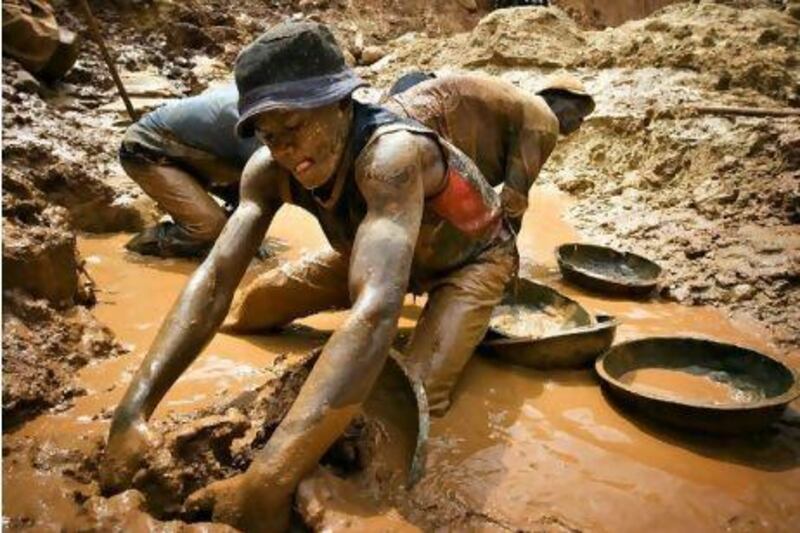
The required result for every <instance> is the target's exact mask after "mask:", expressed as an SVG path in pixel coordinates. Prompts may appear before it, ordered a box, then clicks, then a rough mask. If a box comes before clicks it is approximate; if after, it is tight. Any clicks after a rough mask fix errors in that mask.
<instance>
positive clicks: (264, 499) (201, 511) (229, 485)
mask: <svg viewBox="0 0 800 533" xmlns="http://www.w3.org/2000/svg"><path fill="white" fill-rule="evenodd" d="M275 492H276V491H270V490H269V486H268V485H266V484H264V483H255V482H253V481H252V480H251V479H250V478H249V477H248V475H247V474H240V475H238V476H234V477H232V478H230V479H224V480H222V481H217V482H215V483H212V484H210V485H209V486H207V487H206V488H204V489H200V490H198V491H196V492H195V493H193V494H192V495H191V496H189V498H188V499H187V500H186V504H185V508H186V511H187V513H188V514H189V515H191V516H194V517H198V518H203V519H207V518H208V517H212V519H213V520H214V522H224V523H226V524H229V525H232V526H234V527H237V528H239V529H241V530H242V531H247V532H248V533H251V532H263V533H282V532H284V531H288V530H289V517H290V511H291V503H292V494H291V492H289V493H288V494H287V493H285V491H277V492H278V494H275Z"/></svg>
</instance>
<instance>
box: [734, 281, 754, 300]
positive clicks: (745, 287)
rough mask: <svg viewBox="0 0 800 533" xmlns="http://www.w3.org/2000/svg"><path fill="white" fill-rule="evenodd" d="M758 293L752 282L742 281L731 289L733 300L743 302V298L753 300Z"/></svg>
mask: <svg viewBox="0 0 800 533" xmlns="http://www.w3.org/2000/svg"><path fill="white" fill-rule="evenodd" d="M755 294H756V289H755V287H753V286H752V285H750V284H747V283H740V284H739V285H736V286H734V287H733V289H731V295H732V297H733V300H734V301H736V302H741V301H743V300H751V299H752V298H753V296H755Z"/></svg>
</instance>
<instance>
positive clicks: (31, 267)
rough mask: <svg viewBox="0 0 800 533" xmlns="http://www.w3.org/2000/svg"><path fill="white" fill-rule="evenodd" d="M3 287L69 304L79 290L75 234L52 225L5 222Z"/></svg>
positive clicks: (56, 302) (63, 304)
mask: <svg viewBox="0 0 800 533" xmlns="http://www.w3.org/2000/svg"><path fill="white" fill-rule="evenodd" d="M3 236H4V239H3V288H4V290H8V289H21V290H24V291H26V292H28V293H29V294H31V295H33V296H34V297H37V298H45V299H47V300H49V301H50V302H51V303H53V304H55V305H57V306H62V307H63V306H68V305H71V304H72V302H73V298H74V297H75V295H76V293H77V290H78V263H77V252H76V249H75V237H74V235H72V234H71V233H69V232H65V231H63V230H59V229H56V228H52V227H43V226H28V227H25V226H21V225H18V224H15V223H14V222H12V221H11V220H4V221H3Z"/></svg>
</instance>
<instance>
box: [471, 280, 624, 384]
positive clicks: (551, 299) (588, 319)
mask: <svg viewBox="0 0 800 533" xmlns="http://www.w3.org/2000/svg"><path fill="white" fill-rule="evenodd" d="M616 327H617V323H616V321H615V320H614V318H613V317H610V316H606V315H598V316H597V317H593V316H592V315H591V314H590V313H589V312H588V311H587V310H586V309H584V307H583V306H581V305H580V304H579V303H578V302H576V301H575V300H573V299H571V298H568V297H566V296H564V295H563V294H561V293H560V292H558V291H556V290H555V289H552V288H550V287H548V286H546V285H542V284H540V283H536V282H534V281H531V280H527V279H520V280H518V283H517V289H516V291H515V293H511V294H508V295H507V296H506V297H505V298H504V300H503V301H502V302H501V304H500V305H499V306H498V307H497V308H496V309H495V312H494V314H493V316H492V319H491V321H490V324H489V331H488V333H487V335H486V338H485V339H484V341H483V343H482V345H481V347H482V350H481V352H482V353H485V354H487V355H490V356H494V357H497V358H498V359H502V360H505V361H508V362H511V363H514V364H518V365H522V366H526V367H530V368H536V369H540V370H547V369H557V368H562V369H563V368H584V367H587V366H591V364H592V363H593V362H594V360H595V359H596V358H597V356H599V355H600V354H601V353H603V352H604V351H605V350H607V349H608V347H609V346H611V343H612V342H613V340H614V334H615V332H616Z"/></svg>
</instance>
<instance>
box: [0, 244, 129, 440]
mask: <svg viewBox="0 0 800 533" xmlns="http://www.w3.org/2000/svg"><path fill="white" fill-rule="evenodd" d="M6 238H8V237H6ZM123 351H124V350H123V348H122V347H121V346H120V345H119V344H117V342H116V341H115V340H114V336H113V334H112V333H111V331H110V330H109V329H108V328H106V327H105V326H103V325H101V324H99V323H98V322H97V320H95V318H94V317H92V315H91V313H89V311H88V310H87V309H86V308H85V307H82V306H75V307H72V308H71V309H69V310H67V311H64V312H58V311H56V310H54V309H53V308H52V307H51V306H50V305H48V303H47V302H46V301H44V300H34V299H32V298H30V297H29V296H28V295H26V294H24V293H22V292H21V291H8V292H6V293H5V295H4V298H3V427H4V431H9V430H11V429H13V428H14V427H16V426H17V425H19V424H20V423H21V422H23V421H25V420H27V419H29V418H31V417H33V416H35V415H36V414H38V413H39V412H40V411H42V410H44V409H48V408H51V407H56V408H58V409H66V408H67V407H69V400H70V399H71V398H73V397H75V396H79V395H81V394H85V391H84V390H82V389H81V388H80V387H77V386H76V385H75V384H74V382H73V374H74V373H75V372H76V371H77V370H78V369H79V368H81V367H83V366H85V365H86V364H88V363H89V362H90V361H92V360H95V359H102V358H105V357H109V356H113V355H116V354H119V353H121V352H123Z"/></svg>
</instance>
